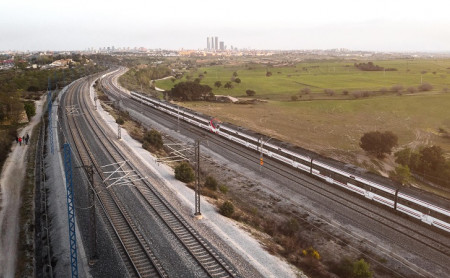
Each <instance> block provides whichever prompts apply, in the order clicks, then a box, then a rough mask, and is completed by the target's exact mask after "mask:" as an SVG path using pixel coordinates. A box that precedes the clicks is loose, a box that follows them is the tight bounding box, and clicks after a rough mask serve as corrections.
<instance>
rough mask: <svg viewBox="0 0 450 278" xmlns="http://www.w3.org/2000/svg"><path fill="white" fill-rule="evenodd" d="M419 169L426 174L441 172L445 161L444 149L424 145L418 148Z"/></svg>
mask: <svg viewBox="0 0 450 278" xmlns="http://www.w3.org/2000/svg"><path fill="white" fill-rule="evenodd" d="M419 154H420V161H419V169H418V170H419V171H421V172H423V173H428V174H435V173H439V172H442V171H443V170H444V168H445V165H446V161H445V157H444V151H443V150H442V148H441V147H439V146H431V147H426V148H423V149H422V150H420V153H419Z"/></svg>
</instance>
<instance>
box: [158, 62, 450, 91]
mask: <svg viewBox="0 0 450 278" xmlns="http://www.w3.org/2000/svg"><path fill="white" fill-rule="evenodd" d="M355 62H358V63H359V62H367V61H331V62H330V61H317V62H309V63H299V64H297V65H296V66H295V67H267V66H265V65H254V64H252V65H242V66H212V67H202V68H199V69H198V70H197V71H196V72H190V73H189V74H190V75H191V76H192V80H193V79H195V78H197V77H198V75H199V74H203V72H204V71H207V74H204V78H203V80H202V81H201V84H206V85H209V86H211V87H212V88H213V93H214V94H226V95H231V96H245V91H246V90H247V89H251V90H255V91H256V93H257V94H256V97H259V98H268V99H273V100H287V99H289V98H290V96H292V95H295V94H299V91H300V90H301V89H302V88H304V87H310V88H311V90H312V93H313V95H315V94H322V93H323V90H324V89H327V88H329V89H333V90H334V91H335V93H336V96H335V98H338V97H342V91H343V90H348V91H350V92H352V91H358V90H368V91H378V90H380V89H382V88H387V89H390V88H391V87H392V86H393V85H396V84H401V85H403V86H404V87H405V89H406V88H407V87H410V86H414V87H417V86H418V85H420V84H421V79H422V81H423V82H428V83H430V84H432V85H433V86H434V91H442V90H443V89H444V88H450V60H447V59H441V60H431V59H427V60H425V59H421V60H411V59H410V60H406V59H405V60H387V61H374V63H375V64H376V65H380V66H383V67H385V68H396V69H397V71H386V72H382V71H376V72H369V71H360V70H358V69H357V68H355V67H354V66H353V64H354V63H355ZM267 70H268V71H270V72H272V76H271V77H266V71H267ZM234 71H236V72H237V73H238V77H239V78H240V79H241V80H242V83H241V84H236V83H233V85H234V88H233V89H225V88H223V87H222V88H219V89H217V88H216V87H214V82H215V81H221V82H222V84H225V82H227V81H231V76H232V74H233V72H234ZM423 71H426V73H424V74H422V72H423ZM185 80H186V79H185V77H184V78H183V79H181V80H177V81H175V83H173V82H172V81H171V80H163V81H158V82H157V83H156V86H157V87H160V88H163V89H166V90H168V89H170V88H172V86H173V85H174V84H176V83H177V82H180V81H185ZM303 99H304V98H303Z"/></svg>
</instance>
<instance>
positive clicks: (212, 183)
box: [205, 176, 217, 191]
mask: <svg viewBox="0 0 450 278" xmlns="http://www.w3.org/2000/svg"><path fill="white" fill-rule="evenodd" d="M205 186H206V187H207V188H209V189H211V190H214V191H216V190H217V180H216V179H215V178H214V177H212V176H207V177H206V180H205Z"/></svg>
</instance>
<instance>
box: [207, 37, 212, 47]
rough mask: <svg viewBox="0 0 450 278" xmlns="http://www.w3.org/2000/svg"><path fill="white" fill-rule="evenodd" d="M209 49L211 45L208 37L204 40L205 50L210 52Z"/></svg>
mask: <svg viewBox="0 0 450 278" xmlns="http://www.w3.org/2000/svg"><path fill="white" fill-rule="evenodd" d="M210 49H211V43H210V41H209V37H207V38H206V50H210Z"/></svg>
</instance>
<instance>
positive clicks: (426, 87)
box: [419, 83, 433, 92]
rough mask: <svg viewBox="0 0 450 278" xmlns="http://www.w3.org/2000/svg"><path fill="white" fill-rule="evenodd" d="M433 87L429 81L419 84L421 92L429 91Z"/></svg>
mask: <svg viewBox="0 0 450 278" xmlns="http://www.w3.org/2000/svg"><path fill="white" fill-rule="evenodd" d="M432 89H433V86H432V85H431V84H430V83H423V84H422V85H420V86H419V90H420V91H422V92H425V91H431V90H432Z"/></svg>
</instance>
